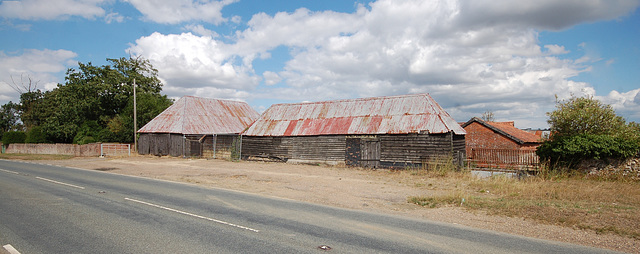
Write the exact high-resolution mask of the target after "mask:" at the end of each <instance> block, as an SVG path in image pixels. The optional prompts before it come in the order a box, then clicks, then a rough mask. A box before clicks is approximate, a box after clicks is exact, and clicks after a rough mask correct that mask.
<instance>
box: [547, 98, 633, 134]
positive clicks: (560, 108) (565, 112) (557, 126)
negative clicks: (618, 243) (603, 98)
mask: <svg viewBox="0 0 640 254" xmlns="http://www.w3.org/2000/svg"><path fill="white" fill-rule="evenodd" d="M547 116H549V120H548V123H549V126H550V127H551V132H552V133H553V135H554V136H556V137H560V136H575V135H580V134H594V135H617V134H620V133H624V132H625V129H626V128H627V125H626V123H625V120H624V118H622V117H621V116H618V115H616V112H615V111H614V110H613V108H612V107H611V106H610V105H606V104H603V103H602V102H600V101H598V100H596V99H593V98H592V97H571V98H570V99H569V100H567V101H559V102H557V103H556V110H554V111H553V112H550V113H547Z"/></svg>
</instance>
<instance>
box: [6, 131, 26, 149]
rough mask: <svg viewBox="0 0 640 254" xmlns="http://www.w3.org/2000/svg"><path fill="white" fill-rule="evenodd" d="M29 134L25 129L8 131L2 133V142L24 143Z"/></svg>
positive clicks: (7, 143)
mask: <svg viewBox="0 0 640 254" xmlns="http://www.w3.org/2000/svg"><path fill="white" fill-rule="evenodd" d="M26 138H27V134H25V133H24V131H7V132H5V133H4V135H2V144H3V145H5V146H8V145H9V144H14V143H24V140H25V139H26Z"/></svg>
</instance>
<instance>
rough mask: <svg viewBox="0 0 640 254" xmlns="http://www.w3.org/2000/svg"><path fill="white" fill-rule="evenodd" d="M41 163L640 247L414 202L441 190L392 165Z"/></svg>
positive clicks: (632, 249) (160, 160)
mask: <svg viewBox="0 0 640 254" xmlns="http://www.w3.org/2000/svg"><path fill="white" fill-rule="evenodd" d="M40 163H45V164H52V165H60V166H69V167H76V168H82V169H90V170H101V171H108V172H111V173H117V174H125V175H135V176H142V177H149V178H157V179H164V180H171V181H178V182H186V183H191V184H197V185H202V186H207V187H215V188H224V189H232V190H238V191H243V192H248V193H255V194H260V195H265V196H274V197H280V198H288V199H293V200H299V201H304V202H310V203H317V204H323V205H329V206H336V207H342V208H349V209H357V210H365V211H371V212H378V213H388V214H395V215H402V216H408V217H414V218H422V219H427V220H434V221H440V222H447V223H453V224H458V225H464V226H469V227H474V228H480V229H488V230H494V231H500V232H505V233H510V234H516V235H522V236H527V237H534V238H539V239H547V240H554V241H561V242H567V243H573V244H580V245H586V246H593V247H598V248H606V249H611V250H616V251H622V252H628V253H640V241H639V240H634V239H631V238H627V237H622V236H617V235H613V234H596V233H595V232H594V231H587V230H578V229H572V228H566V227H560V226H554V225H545V224H540V223H536V222H535V221H533V220H525V219H522V218H514V217H503V216H493V215H487V214H484V213H482V212H469V211H466V210H465V209H463V208H460V207H445V208H424V207H421V206H418V205H415V204H410V203H408V202H407V197H408V196H424V195H427V194H429V193H428V192H429V191H437V190H429V189H428V188H424V187H420V186H417V185H416V184H410V183H408V181H406V180H407V179H406V178H407V177H408V174H397V173H392V172H390V171H388V170H365V169H358V168H346V167H340V166H317V165H292V164H285V163H274V162H257V161H242V162H230V161H225V160H206V159H182V158H171V157H154V156H133V157H124V158H74V159H70V160H54V161H40Z"/></svg>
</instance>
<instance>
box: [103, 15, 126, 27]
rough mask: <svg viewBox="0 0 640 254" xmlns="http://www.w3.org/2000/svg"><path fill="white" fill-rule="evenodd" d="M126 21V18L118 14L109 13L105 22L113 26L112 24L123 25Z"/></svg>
mask: <svg viewBox="0 0 640 254" xmlns="http://www.w3.org/2000/svg"><path fill="white" fill-rule="evenodd" d="M124 20H125V17H124V16H122V15H120V14H119V13H117V12H112V13H109V14H107V15H106V16H105V17H104V22H106V23H107V24H111V22H117V23H122V22H124Z"/></svg>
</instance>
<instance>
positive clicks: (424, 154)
mask: <svg viewBox="0 0 640 254" xmlns="http://www.w3.org/2000/svg"><path fill="white" fill-rule="evenodd" d="M464 142H465V141H464V135H454V134H452V133H446V134H398V135H360V136H358V135H356V136H347V135H331V136H295V137H262V136H244V137H243V138H242V156H243V157H244V158H247V157H251V156H255V157H265V158H276V159H279V160H283V161H287V160H289V159H296V160H319V161H338V162H344V163H346V164H347V165H353V166H370V167H378V166H382V167H405V166H415V165H421V164H422V163H425V162H426V163H428V162H430V160H432V159H436V158H442V157H448V156H453V159H454V162H455V163H457V164H458V165H460V163H461V161H462V160H461V159H460V158H464V149H465V143H464ZM460 156H462V157H460Z"/></svg>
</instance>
